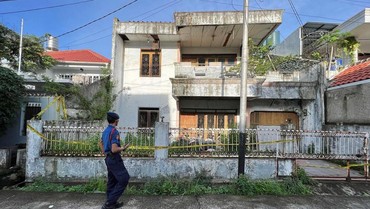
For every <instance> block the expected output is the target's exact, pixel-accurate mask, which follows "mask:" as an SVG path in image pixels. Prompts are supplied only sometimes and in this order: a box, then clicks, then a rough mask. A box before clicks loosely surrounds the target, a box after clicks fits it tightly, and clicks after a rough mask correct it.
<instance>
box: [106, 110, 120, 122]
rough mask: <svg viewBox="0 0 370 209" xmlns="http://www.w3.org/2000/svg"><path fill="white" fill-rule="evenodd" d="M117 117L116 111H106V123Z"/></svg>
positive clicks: (113, 120)
mask: <svg viewBox="0 0 370 209" xmlns="http://www.w3.org/2000/svg"><path fill="white" fill-rule="evenodd" d="M118 119H119V115H118V114H117V113H114V112H108V113H107V121H108V123H114V122H115V121H116V120H118Z"/></svg>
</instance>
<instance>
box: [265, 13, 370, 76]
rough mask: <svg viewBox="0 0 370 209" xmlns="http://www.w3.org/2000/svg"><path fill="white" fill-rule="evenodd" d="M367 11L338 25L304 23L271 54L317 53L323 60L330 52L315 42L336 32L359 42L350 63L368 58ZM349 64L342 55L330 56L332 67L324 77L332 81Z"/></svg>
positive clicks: (369, 28)
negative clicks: (346, 34) (348, 34)
mask: <svg viewBox="0 0 370 209" xmlns="http://www.w3.org/2000/svg"><path fill="white" fill-rule="evenodd" d="M369 23H370V8H365V9H364V10H363V11H361V12H359V13H358V14H356V15H354V16H353V17H351V18H349V19H348V20H346V21H344V22H343V23H340V24H333V23H319V22H308V23H306V24H304V25H303V26H302V27H299V28H298V29H297V30H295V31H294V32H293V33H292V34H291V35H289V36H288V37H287V38H286V39H285V40H284V41H283V42H282V43H281V44H279V45H277V46H276V47H275V48H274V50H273V51H272V53H273V54H276V55H283V56H288V55H293V56H299V57H303V58H310V57H311V56H312V53H313V52H316V51H317V52H319V53H320V54H321V56H322V58H325V59H326V60H327V59H328V58H329V56H330V54H331V49H330V47H328V46H327V45H326V44H323V43H319V42H317V41H318V40H319V39H320V38H321V37H322V36H323V35H325V34H327V33H329V32H331V31H335V30H338V31H340V32H341V33H347V32H348V33H350V34H351V35H352V36H353V37H354V38H355V39H356V40H357V41H358V42H359V43H360V47H359V48H358V50H357V51H356V52H355V57H354V58H353V60H354V62H356V61H358V60H362V59H366V58H368V57H370V40H369V39H368V37H369V36H370V34H369V33H370V32H369V31H370V26H369V25H370V24H369ZM351 63H352V58H351V57H349V56H348V55H346V54H345V53H344V52H339V54H337V53H335V51H334V54H333V59H332V64H331V68H330V69H329V71H334V72H328V73H327V74H328V77H330V78H332V77H333V76H334V75H336V74H337V73H338V72H339V71H340V70H341V69H343V68H346V66H349V65H350V64H351Z"/></svg>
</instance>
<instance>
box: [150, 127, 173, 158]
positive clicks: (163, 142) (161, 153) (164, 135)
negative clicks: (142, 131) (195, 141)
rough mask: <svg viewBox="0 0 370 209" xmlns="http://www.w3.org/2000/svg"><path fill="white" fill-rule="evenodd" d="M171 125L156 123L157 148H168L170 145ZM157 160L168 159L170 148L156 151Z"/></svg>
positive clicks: (155, 137) (155, 143)
mask: <svg viewBox="0 0 370 209" xmlns="http://www.w3.org/2000/svg"><path fill="white" fill-rule="evenodd" d="M169 132H170V131H169V123H167V122H166V123H165V122H156V123H155V136H154V139H155V142H154V145H155V146H168V145H169ZM154 157H155V159H156V160H158V159H167V158H168V148H164V149H156V150H155V153H154Z"/></svg>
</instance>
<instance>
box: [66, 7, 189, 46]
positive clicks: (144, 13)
mask: <svg viewBox="0 0 370 209" xmlns="http://www.w3.org/2000/svg"><path fill="white" fill-rule="evenodd" d="M180 1H182V0H174V1H171V2H169V3H166V4H163V5H161V6H159V7H156V8H154V9H151V10H148V11H145V12H143V13H142V14H140V15H137V16H135V17H131V18H130V19H135V18H138V17H141V16H143V15H146V14H148V13H150V12H152V11H156V10H158V9H161V8H163V7H165V8H163V9H166V8H168V7H170V6H173V5H175V4H177V3H179V2H180ZM163 9H161V10H160V11H162V10H163ZM160 11H158V12H160ZM158 12H156V13H158ZM156 13H153V14H151V15H150V16H152V15H154V14H156ZM150 16H147V17H144V18H143V19H142V20H144V19H146V18H148V17H150ZM110 28H111V27H108V28H104V29H102V30H100V31H98V32H95V33H93V34H90V35H87V36H85V37H83V38H80V39H78V40H75V41H71V42H69V43H68V44H71V43H74V42H77V41H80V40H83V39H85V38H88V37H90V36H92V35H94V34H97V33H100V32H102V31H105V30H108V29H110ZM110 35H111V34H107V35H106V36H104V37H103V38H105V37H107V36H110ZM100 39H102V38H98V39H94V40H92V41H89V42H85V43H82V44H86V43H91V42H94V41H97V40H100ZM68 44H66V45H65V46H64V47H61V48H67V47H70V46H76V45H68ZM77 45H81V44H77Z"/></svg>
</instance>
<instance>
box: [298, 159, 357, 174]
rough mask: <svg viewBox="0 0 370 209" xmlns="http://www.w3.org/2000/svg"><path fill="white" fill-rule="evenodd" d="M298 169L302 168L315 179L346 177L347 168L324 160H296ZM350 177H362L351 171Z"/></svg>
mask: <svg viewBox="0 0 370 209" xmlns="http://www.w3.org/2000/svg"><path fill="white" fill-rule="evenodd" d="M297 164H298V166H299V167H301V168H303V169H304V170H305V171H306V173H307V175H308V176H315V177H342V178H346V177H347V168H345V167H340V166H339V165H338V164H335V163H331V162H329V161H326V160H297ZM350 171H351V173H350V175H351V177H364V175H362V174H360V172H358V171H356V170H353V169H351V170H350Z"/></svg>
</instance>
